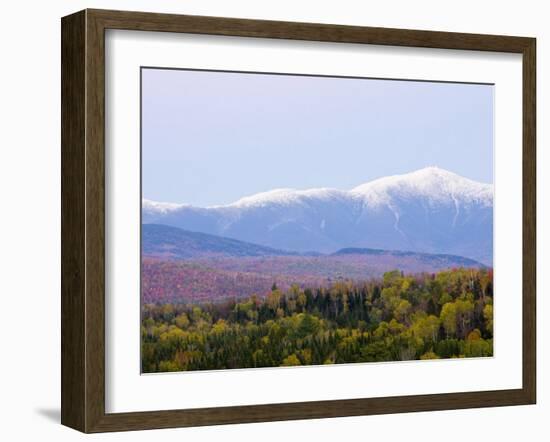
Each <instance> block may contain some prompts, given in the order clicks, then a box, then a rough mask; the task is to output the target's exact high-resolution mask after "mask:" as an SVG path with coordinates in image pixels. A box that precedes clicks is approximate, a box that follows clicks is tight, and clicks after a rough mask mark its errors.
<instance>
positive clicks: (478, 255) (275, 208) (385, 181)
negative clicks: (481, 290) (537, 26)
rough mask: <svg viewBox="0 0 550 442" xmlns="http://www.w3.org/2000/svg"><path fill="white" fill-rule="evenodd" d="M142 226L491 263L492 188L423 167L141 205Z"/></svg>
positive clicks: (312, 247) (307, 247)
mask: <svg viewBox="0 0 550 442" xmlns="http://www.w3.org/2000/svg"><path fill="white" fill-rule="evenodd" d="M142 215H143V223H157V224H165V225H170V226H175V227H181V228H183V229H187V230H191V231H196V232H204V233H209V234H214V235H220V236H225V237H229V238H235V239H238V240H241V241H248V242H252V243H255V244H260V245H264V246H268V247H274V248H277V249H284V250H294V251H299V252H304V251H318V252H323V253H331V252H334V251H336V250H339V249H342V248H346V247H359V248H361V247H363V248H379V249H386V250H410V251H417V252H426V253H449V254H454V255H461V256H465V257H469V258H473V259H476V260H479V261H481V262H483V263H486V264H489V265H491V264H492V249H493V186H492V185H491V184H484V183H478V182H475V181H472V180H469V179H467V178H464V177H461V176H459V175H457V174H455V173H452V172H449V171H446V170H443V169H440V168H437V167H428V168H425V169H421V170H417V171H415V172H412V173H409V174H404V175H395V176H389V177H384V178H381V179H378V180H374V181H371V182H368V183H365V184H362V185H360V186H358V187H356V188H354V189H352V190H350V191H342V190H336V189H327V188H322V189H310V190H294V189H275V190H271V191H269V192H263V193H259V194H256V195H252V196H248V197H245V198H241V199H240V200H238V201H236V202H234V203H232V204H228V205H224V206H213V207H206V208H200V207H194V206H190V205H178V204H173V203H158V202H153V201H149V200H143V203H142Z"/></svg>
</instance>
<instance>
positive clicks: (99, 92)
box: [61, 10, 536, 432]
mask: <svg viewBox="0 0 550 442" xmlns="http://www.w3.org/2000/svg"><path fill="white" fill-rule="evenodd" d="M61 25H62V26H61V29H62V44H61V52H62V129H61V134H62V160H61V163H62V164H61V166H62V167H61V170H62V176H61V184H62V186H61V188H62V196H61V213H62V223H61V227H62V268H61V277H62V302H61V318H62V319H61V320H62V333H61V349H62V366H61V376H62V391H61V422H62V423H63V424H64V425H67V426H69V427H73V428H75V429H78V430H80V431H83V432H102V431H121V430H141V429H150V428H169V427H185V426H197V425H215V424H230V423H240V422H262V421H280V420H289V419H312V418H326V417H338V416H357V415H368V414H382V413H403V412H412V411H429V410H446V409H460V408H473V407H489V406H504V405H521V404H534V403H535V401H536V305H535V289H536V175H535V174H536V151H535V129H536V126H535V124H536V121H535V115H536V95H535V90H536V89H535V86H536V85H535V83H536V81H535V80H536V76H535V64H536V63H535V54H536V40H535V39H534V38H526V37H510V36H496V35H478V34H458V33H449V32H432V31H416V30H405V29H385V28H368V27H356V26H336V25H326V24H311V23H292V22H276V21H264V20H241V19H233V18H217V17H200V16H186V15H169V14H154V13H141V12H123V11H105V10H84V11H81V12H78V13H75V14H73V15H69V16H67V17H64V18H63V19H62V23H61ZM106 29H128V30H141V31H164V32H184V33H194V34H212V35H227V36H245V37H263V38H276V39H292V40H310V41H325V42H342V43H359V44H377V45H391V46H408V47H424V48H443V49H459V50H477V51H497V52H512V53H519V54H522V56H523V386H522V388H520V389H515V390H498V391H477V392H468V393H446V394H430V395H416V396H402V397H382V398H365V399H349V400H331V401H316V402H300V403H285V404H270V405H251V406H232V407H221V408H202V409H189V410H170V411H147V412H136V413H115V414H107V413H105V327H104V325H105V300H104V293H105V268H104V259H105V257H104V253H105V225H104V222H105V205H104V203H105V160H104V154H105V141H104V140H105V104H104V103H105V83H104V81H105V79H104V71H105V37H104V36H105V30H106Z"/></svg>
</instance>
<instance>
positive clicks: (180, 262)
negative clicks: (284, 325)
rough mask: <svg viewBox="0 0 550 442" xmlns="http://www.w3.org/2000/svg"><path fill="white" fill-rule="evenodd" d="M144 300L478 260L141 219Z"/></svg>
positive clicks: (262, 291) (219, 294)
mask: <svg viewBox="0 0 550 442" xmlns="http://www.w3.org/2000/svg"><path fill="white" fill-rule="evenodd" d="M142 232H143V236H142V241H143V255H144V257H143V260H142V289H143V300H144V302H191V301H193V302H197V301H199V300H200V301H206V300H211V301H215V300H222V299H226V298H228V297H234V298H240V297H246V296H250V295H252V294H257V295H259V296H264V295H266V294H267V293H269V292H270V290H271V287H272V285H273V284H277V286H278V287H280V288H281V289H285V290H286V289H288V288H289V287H290V286H291V285H292V284H297V285H299V286H300V287H303V288H306V287H310V288H315V287H329V286H330V285H331V284H333V283H334V282H335V281H339V280H353V281H365V280H368V279H370V278H373V277H380V276H381V275H382V274H383V273H384V272H387V271H391V270H396V269H397V270H400V271H402V272H404V273H406V274H418V273H436V272H439V271H441V270H444V269H452V268H459V267H461V268H481V267H484V265H483V264H481V263H479V262H477V261H474V260H472V259H468V258H463V257H461V256H454V255H442V254H439V255H438V254H429V253H416V252H403V251H388V250H379V249H353V248H348V249H342V250H339V251H338V252H336V253H334V254H332V255H320V256H313V255H299V254H292V253H290V252H285V251H282V250H277V249H271V248H269V247H263V246H258V245H256V244H251V243H246V242H243V241H237V240H233V239H230V238H223V237H219V236H215V235H208V234H203V233H196V232H189V231H185V230H182V229H178V228H175V227H168V226H162V225H154V224H150V225H147V224H146V225H143V230H142Z"/></svg>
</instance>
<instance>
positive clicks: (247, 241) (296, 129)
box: [141, 67, 494, 373]
mask: <svg viewBox="0 0 550 442" xmlns="http://www.w3.org/2000/svg"><path fill="white" fill-rule="evenodd" d="M493 118H494V86H493V85H492V84H478V83H451V82H436V81H415V80H407V79H371V78H359V77H336V76H320V75H295V74H279V73H277V74H276V73H262V72H230V71H208V70H191V69H166V68H156V67H147V68H142V70H141V168H142V170H141V179H142V182H141V190H142V192H141V198H142V201H141V207H142V213H141V369H142V373H159V372H178V371H193V370H222V369H236V368H240V369H250V368H260V367H284V366H304V365H306V366H307V365H323V364H347V363H372V362H398V361H410V360H419V361H420V360H426V359H449V358H471V357H491V356H492V355H493V299H494V293H493V197H494V189H493V160H494V157H493V142H494V140H493ZM419 363H421V362H419Z"/></svg>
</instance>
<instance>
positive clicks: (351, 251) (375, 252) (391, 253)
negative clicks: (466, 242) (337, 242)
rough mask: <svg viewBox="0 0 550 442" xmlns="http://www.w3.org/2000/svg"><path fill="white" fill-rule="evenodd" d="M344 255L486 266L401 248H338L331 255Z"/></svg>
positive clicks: (449, 256)
mask: <svg viewBox="0 0 550 442" xmlns="http://www.w3.org/2000/svg"><path fill="white" fill-rule="evenodd" d="M346 255H359V256H365V255H366V256H378V257H383V256H387V257H394V258H396V259H397V258H406V257H409V258H414V259H416V260H417V261H418V262H425V263H430V264H432V265H433V264H435V263H438V264H439V265H441V264H442V263H448V267H486V266H485V264H482V263H480V262H478V261H476V260H474V259H470V258H465V257H463V256H457V255H448V254H442V253H419V252H408V251H402V250H381V249H359V248H353V247H349V248H346V249H341V250H338V251H337V252H335V253H333V254H332V255H331V256H346Z"/></svg>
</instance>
